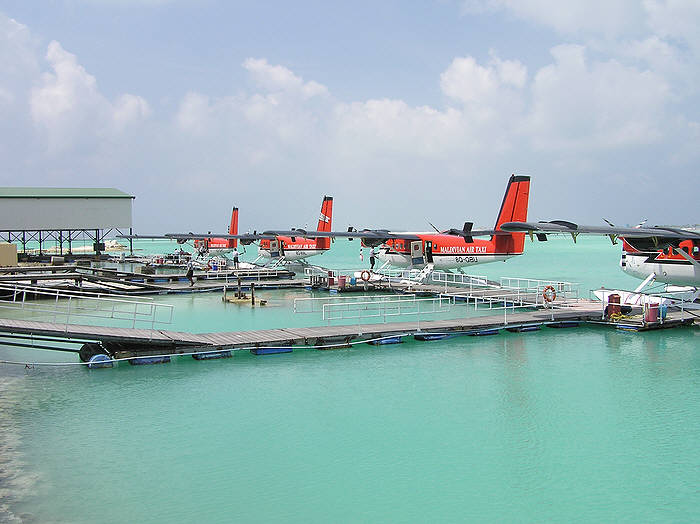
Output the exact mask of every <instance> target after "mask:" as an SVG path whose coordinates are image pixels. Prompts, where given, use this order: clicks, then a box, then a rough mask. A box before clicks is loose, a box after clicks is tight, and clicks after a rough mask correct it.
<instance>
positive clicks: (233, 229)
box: [194, 207, 240, 252]
mask: <svg viewBox="0 0 700 524" xmlns="http://www.w3.org/2000/svg"><path fill="white" fill-rule="evenodd" d="M228 234H229V235H230V236H229V237H228V238H220V237H205V238H195V239H194V247H195V248H197V250H203V251H204V252H207V251H231V250H234V249H236V248H238V240H239V239H240V237H239V235H238V208H237V207H234V208H233V211H231V222H230V224H229V226H228Z"/></svg>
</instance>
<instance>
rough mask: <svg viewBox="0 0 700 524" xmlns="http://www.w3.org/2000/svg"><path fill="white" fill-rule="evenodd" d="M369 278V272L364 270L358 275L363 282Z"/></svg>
mask: <svg viewBox="0 0 700 524" xmlns="http://www.w3.org/2000/svg"><path fill="white" fill-rule="evenodd" d="M371 276H372V274H371V273H370V272H369V271H367V270H366V269H365V270H364V271H363V272H362V273H360V278H361V279H362V280H364V281H365V282H367V281H368V280H369V279H370V277H371Z"/></svg>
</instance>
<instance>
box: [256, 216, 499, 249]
mask: <svg viewBox="0 0 700 524" xmlns="http://www.w3.org/2000/svg"><path fill="white" fill-rule="evenodd" d="M472 225H473V224H472V223H471V222H465V224H464V227H463V228H462V229H456V228H453V229H448V230H446V231H440V232H439V233H432V232H430V233H426V234H430V235H432V234H440V235H454V236H460V237H463V238H464V239H465V241H466V242H471V241H472V237H475V236H492V235H509V234H510V233H509V232H505V231H496V230H494V229H484V230H473V229H472ZM263 233H264V234H272V235H279V236H289V237H292V238H294V237H303V238H347V239H350V240H352V239H353V238H360V239H362V240H363V241H364V243H365V244H366V245H369V246H372V245H374V246H378V245H381V244H383V243H384V242H386V241H387V240H390V239H399V240H411V241H414V240H420V239H421V237H420V234H418V233H412V232H402V231H390V230H388V229H355V228H353V227H349V228H348V230H347V231H308V230H305V229H297V228H292V229H291V230H267V231H264V232H263Z"/></svg>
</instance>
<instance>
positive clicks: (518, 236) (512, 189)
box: [266, 175, 530, 270]
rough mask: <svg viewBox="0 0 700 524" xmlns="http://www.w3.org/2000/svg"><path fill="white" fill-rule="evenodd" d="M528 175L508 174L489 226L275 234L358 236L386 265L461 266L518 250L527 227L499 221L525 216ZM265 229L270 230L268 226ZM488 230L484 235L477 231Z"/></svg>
mask: <svg viewBox="0 0 700 524" xmlns="http://www.w3.org/2000/svg"><path fill="white" fill-rule="evenodd" d="M529 195H530V177H529V176H525V175H512V176H511V177H510V179H509V180H508V185H507V187H506V192H505V195H504V197H503V202H502V203H501V208H500V211H499V213H498V218H497V219H496V225H495V226H494V228H493V229H487V230H475V229H473V225H474V223H473V222H465V223H464V226H463V227H462V229H448V230H445V231H439V230H436V231H435V232H396V231H389V230H387V229H363V230H357V229H355V228H352V227H350V228H348V231H304V230H299V229H296V230H292V231H284V232H282V231H275V232H274V233H277V234H287V235H298V236H306V235H308V236H310V237H313V238H317V239H318V238H323V237H329V238H336V237H341V238H348V239H350V240H352V239H354V238H359V239H361V242H362V245H363V246H365V247H371V248H379V252H378V255H377V258H378V259H379V260H380V261H381V262H383V263H384V265H385V266H386V265H390V266H396V267H402V268H412V269H424V268H429V269H441V270H442V269H460V268H463V267H467V266H473V265H476V264H484V263H488V262H499V261H505V260H507V259H509V258H511V257H514V256H517V255H521V254H522V253H523V247H524V244H525V233H512V232H508V231H503V230H502V229H501V225H502V224H504V223H506V222H511V221H516V220H519V221H524V220H527V208H528V200H529ZM266 233H273V232H272V231H266ZM482 236H488V237H490V238H488V239H479V238H475V237H482Z"/></svg>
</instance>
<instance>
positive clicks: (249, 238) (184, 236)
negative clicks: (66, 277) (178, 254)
mask: <svg viewBox="0 0 700 524" xmlns="http://www.w3.org/2000/svg"><path fill="white" fill-rule="evenodd" d="M117 238H125V239H132V240H176V241H177V242H178V244H183V243H185V242H187V241H188V240H205V239H207V238H223V239H226V240H234V239H236V240H240V241H241V242H242V243H243V244H250V243H251V242H255V241H256V240H261V239H270V240H274V239H275V235H269V234H265V233H243V234H240V235H230V234H228V233H165V234H164V235H117Z"/></svg>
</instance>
